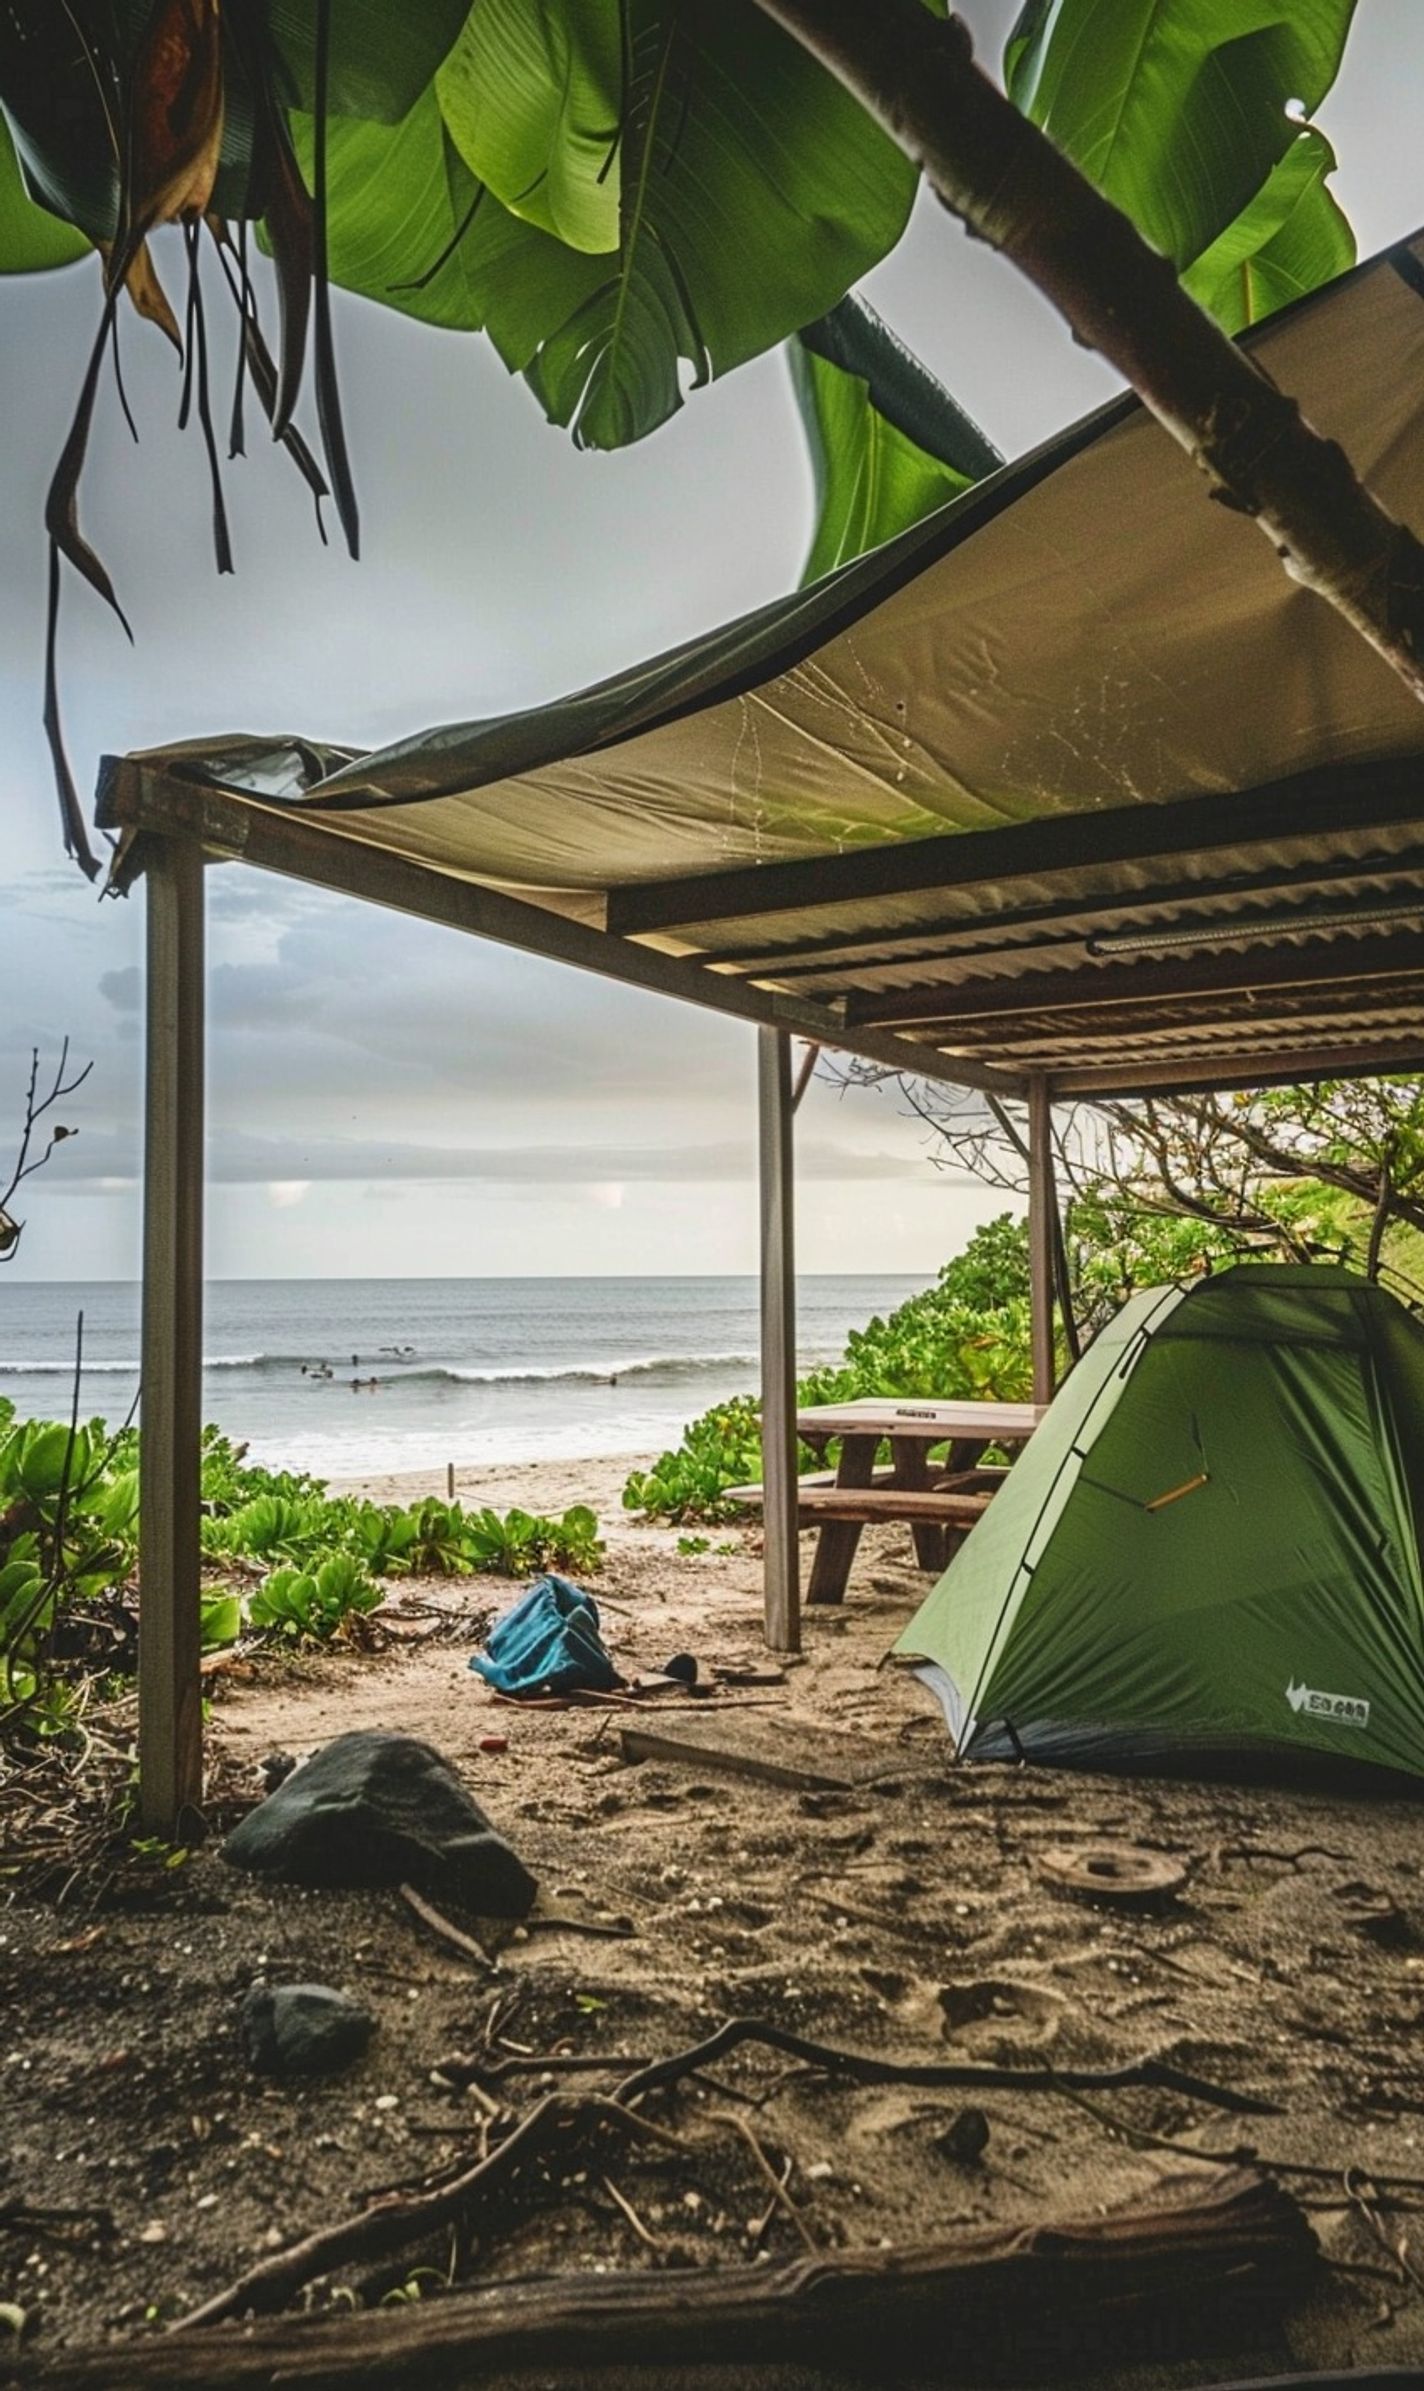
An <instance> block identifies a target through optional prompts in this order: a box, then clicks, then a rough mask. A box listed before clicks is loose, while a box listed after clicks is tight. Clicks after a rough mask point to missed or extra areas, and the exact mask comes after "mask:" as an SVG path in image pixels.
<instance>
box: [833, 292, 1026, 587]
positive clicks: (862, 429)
mask: <svg viewBox="0 0 1424 2391" xmlns="http://www.w3.org/2000/svg"><path fill="white" fill-rule="evenodd" d="M787 354H788V356H789V359H790V363H791V378H792V383H793V386H794V388H795V392H796V400H797V404H798V406H799V407H800V410H801V417H802V422H803V425H804V427H805V432H806V439H807V445H808V446H809V448H810V451H811V462H812V467H813V470H814V473H815V478H816V533H815V538H814V541H813V543H812V548H811V554H810V556H809V558H808V559H807V563H806V569H805V573H804V575H803V579H804V580H806V581H815V580H817V579H819V577H820V575H821V574H822V573H829V572H831V571H832V570H833V569H834V567H835V566H836V565H840V564H845V563H846V562H847V561H848V560H849V559H850V558H851V557H853V556H861V555H863V554H864V552H865V551H866V549H868V548H878V547H879V546H880V545H881V543H882V542H883V541H885V540H890V539H894V537H895V535H896V534H897V532H901V531H906V530H908V528H909V526H910V525H911V524H912V523H918V521H919V520H920V517H921V516H922V515H927V514H929V513H930V512H931V511H932V510H933V509H934V508H935V507H938V506H944V505H946V504H947V503H948V501H949V500H950V499H951V498H957V497H958V496H959V494H960V492H961V491H963V490H967V489H968V488H969V487H970V485H971V483H973V482H976V481H979V480H981V479H982V477H983V476H984V475H985V474H986V473H992V472H994V470H995V469H996V467H998V466H999V465H1002V463H1003V461H1004V460H1003V458H1002V457H1001V456H1000V454H999V451H998V450H997V449H996V448H995V447H994V445H993V443H992V442H991V441H990V440H987V439H986V438H985V436H984V434H983V432H981V430H980V429H979V426H978V424H977V423H975V422H974V420H973V418H972V416H969V415H967V414H966V413H965V411H964V409H963V408H962V407H961V406H960V405H959V403H958V401H957V400H956V399H953V398H951V397H950V395H949V392H948V391H947V390H946V389H945V388H944V387H943V385H942V384H941V383H940V382H937V381H936V380H935V377H934V375H933V374H932V373H930V372H929V370H928V369H927V367H925V366H923V365H922V364H921V363H920V360H919V359H918V357H915V356H914V355H912V353H911V352H910V350H909V349H907V348H906V347H905V345H904V343H903V342H902V341H900V340H897V339H896V337H895V334H894V333H893V332H892V331H891V330H890V328H889V326H888V325H887V324H884V323H882V321H881V319H880V317H879V316H878V315H877V314H876V313H875V311H874V309H873V308H871V307H867V306H866V305H865V302H864V301H863V300H861V299H857V298H853V297H852V298H846V299H843V300H842V301H841V303H840V305H839V306H838V307H835V308H833V309H832V310H831V312H830V314H829V315H827V316H823V317H822V318H821V321H820V322H819V323H816V324H808V325H807V326H806V327H805V328H804V330H803V331H802V332H801V333H800V334H799V336H798V337H797V338H796V339H795V340H794V341H792V342H790V343H789V345H788V351H787Z"/></svg>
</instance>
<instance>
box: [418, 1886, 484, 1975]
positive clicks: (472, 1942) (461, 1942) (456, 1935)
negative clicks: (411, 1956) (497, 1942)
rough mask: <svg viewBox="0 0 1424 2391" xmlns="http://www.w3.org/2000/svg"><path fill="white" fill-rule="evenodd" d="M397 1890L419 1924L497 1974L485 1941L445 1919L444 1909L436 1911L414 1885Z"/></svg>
mask: <svg viewBox="0 0 1424 2391" xmlns="http://www.w3.org/2000/svg"><path fill="white" fill-rule="evenodd" d="M396 1890H397V1892H398V1893H399V1894H400V1897H401V1899H402V1901H403V1902H404V1903H405V1905H406V1908H407V1909H409V1910H412V1911H414V1913H415V1915H416V1917H417V1918H419V1920H420V1922H421V1924H422V1925H423V1926H428V1927H429V1928H430V1931H431V1933H432V1934H438V1935H439V1937H440V1940H441V1942H442V1943H448V1944H449V1945H450V1948H451V1950H452V1951H459V1952H461V1953H462V1954H463V1956H464V1957H465V1958H466V1959H472V1960H473V1961H474V1962H475V1965H476V1966H477V1967H481V1968H483V1969H484V1970H485V1972H486V1974H487V1975H490V1976H493V1975H496V1974H497V1973H498V1962H497V1960H495V1959H494V1958H493V1957H492V1956H491V1954H490V1953H489V1952H488V1951H487V1950H486V1949H485V1947H484V1944H483V1943H481V1942H478V1941H477V1940H476V1938H475V1936H474V1935H472V1934H467V1933H466V1932H465V1929H464V1927H463V1926H457V1925H456V1924H455V1923H454V1920H453V1919H451V1918H447V1917H446V1916H445V1913H444V1911H443V1910H438V1909H437V1908H436V1907H435V1904H434V1902H433V1901H427V1900H426V1898H425V1895H424V1894H423V1893H417V1891H416V1889H415V1887H414V1885H398V1886H397V1887H396Z"/></svg>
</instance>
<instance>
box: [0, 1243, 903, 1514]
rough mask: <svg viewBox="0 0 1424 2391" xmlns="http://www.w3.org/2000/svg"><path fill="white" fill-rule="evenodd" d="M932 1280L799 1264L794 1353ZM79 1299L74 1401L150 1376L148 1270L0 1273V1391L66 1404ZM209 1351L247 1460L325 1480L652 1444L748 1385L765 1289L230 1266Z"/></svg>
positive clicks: (817, 1357) (216, 1404) (122, 1390)
mask: <svg viewBox="0 0 1424 2391" xmlns="http://www.w3.org/2000/svg"><path fill="white" fill-rule="evenodd" d="M923 1284H924V1281H923V1280H921V1279H916V1278H904V1277H894V1278H870V1277H845V1278H829V1277H826V1278H821V1277H816V1278H803V1279H802V1280H801V1282H800V1285H799V1290H798V1296H799V1308H798V1323H797V1345H798V1352H799V1355H800V1360H801V1365H802V1368H803V1369H805V1368H809V1367H811V1366H812V1365H813V1364H815V1363H818V1362H826V1361H835V1360H838V1359H839V1358H840V1355H841V1352H842V1350H843V1347H844V1343H845V1337H846V1332H847V1330H848V1329H851V1328H857V1327H860V1326H862V1325H863V1324H864V1323H865V1321H867V1320H868V1319H870V1318H871V1317H872V1316H873V1315H874V1314H876V1313H881V1314H883V1313H885V1312H888V1311H891V1310H893V1309H894V1307H895V1305H896V1304H898V1303H901V1302H903V1301H904V1299H905V1297H906V1296H907V1295H911V1294H913V1293H914V1292H915V1291H916V1290H917V1288H919V1287H920V1286H922V1285H923ZM81 1311H82V1312H83V1315H84V1376H83V1384H82V1393H81V1405H80V1408H81V1413H82V1415H83V1416H84V1417H85V1418H88V1417H91V1416H93V1415H95V1414H98V1415H100V1416H101V1417H103V1418H106V1419H108V1420H109V1421H111V1422H117V1421H119V1420H121V1419H122V1418H123V1417H124V1416H125V1414H126V1413H127V1412H128V1410H129V1407H130V1405H131V1404H132V1403H133V1401H134V1399H135V1396H136V1394H137V1392H138V1349H139V1347H138V1328H139V1290H138V1287H137V1285H136V1284H134V1283H133V1282H132V1281H129V1280H122V1281H106V1282H101V1283H97V1284H90V1285H84V1284H80V1283H78V1282H70V1281H65V1282H62V1283H61V1282H51V1283H48V1284H45V1283H31V1284H24V1283H19V1282H14V1281H10V1280H8V1279H7V1278H6V1275H5V1273H4V1272H3V1270H0V1395H6V1396H8V1397H9V1398H10V1400H11V1401H12V1402H13V1403H14V1405H15V1407H16V1410H17V1412H18V1413H19V1414H20V1416H21V1417H22V1418H55V1417H59V1416H63V1415H67V1413H68V1409H69V1400H70V1385H71V1377H72V1372H73V1365H74V1346H75V1323H76V1317H77V1315H78V1314H79V1313H80V1312H81ZM204 1355H205V1377H204V1417H205V1418H206V1419H209V1420H215V1421H216V1422H217V1424H218V1426H219V1427H221V1428H224V1429H226V1430H227V1432H228V1434H229V1435H231V1436H234V1437H236V1438H239V1439H241V1440H243V1441H245V1442H246V1443H247V1444H248V1445H249V1446H250V1448H251V1452H252V1457H253V1459H254V1460H257V1461H261V1462H265V1463H267V1464H269V1465H271V1466H274V1467H283V1468H289V1469H306V1470H311V1471H313V1472H314V1473H315V1474H316V1475H317V1476H318V1477H326V1478H344V1477H364V1476H374V1475H377V1474H383V1473H385V1472H388V1471H397V1470H436V1469H441V1468H443V1467H444V1465H445V1463H446V1462H448V1461H453V1462H454V1463H455V1464H456V1466H457V1467H459V1468H464V1467H469V1466H473V1465H475V1464H479V1463H493V1462H507V1461H525V1460H544V1459H556V1458H563V1457H567V1458H574V1457H579V1456H583V1455H593V1454H602V1453H634V1452H653V1451H660V1450H661V1449H662V1448H663V1447H664V1446H666V1445H669V1444H673V1443H675V1442H676V1441H677V1438H678V1436H679V1435H680V1433H681V1430H682V1427H683V1424H684V1422H685V1421H687V1420H689V1419H693V1418H695V1417H696V1415H697V1414H698V1413H699V1412H701V1411H705V1410H706V1409H707V1407H708V1405H709V1404H711V1403H715V1402H719V1401H722V1400H723V1399H724V1398H725V1397H727V1396H728V1395H732V1394H737V1393H740V1392H743V1391H745V1390H749V1389H752V1388H754V1387H755V1385H756V1378H757V1285H756V1281H755V1279H753V1278H522V1279H514V1278H503V1279H409V1278H408V1279H219V1280H217V1281H215V1282H213V1283H212V1284H210V1285H209V1287H208V1290H207V1304H206V1316H205V1323H204ZM353 1380H354V1381H356V1383H355V1384H354V1385H353V1383H352V1382H353ZM372 1380H374V1381H375V1384H374V1385H372V1383H371V1381H372Z"/></svg>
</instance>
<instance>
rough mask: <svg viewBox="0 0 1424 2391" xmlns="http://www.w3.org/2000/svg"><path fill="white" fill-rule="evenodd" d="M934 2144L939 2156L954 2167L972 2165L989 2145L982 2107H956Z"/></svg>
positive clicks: (987, 2128)
mask: <svg viewBox="0 0 1424 2391" xmlns="http://www.w3.org/2000/svg"><path fill="white" fill-rule="evenodd" d="M934 2146H935V2148H936V2150H937V2151H938V2152H939V2154H940V2157H941V2158H945V2159H949V2160H950V2161H951V2162H952V2163H953V2164H954V2165H955V2166H956V2167H972V2166H974V2165H976V2164H977V2162H978V2161H979V2160H980V2159H981V2158H982V2157H983V2156H984V2153H985V2151H986V2150H987V2149H988V2147H989V2120H988V2118H987V2117H986V2116H985V2114H984V2112H983V2110H982V2109H958V2110H956V2111H955V2114H954V2115H953V2116H952V2117H951V2119H950V2121H949V2123H948V2125H947V2126H946V2127H945V2129H944V2131H943V2133H939V2134H936V2135H935V2138H934Z"/></svg>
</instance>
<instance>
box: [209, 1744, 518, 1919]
mask: <svg viewBox="0 0 1424 2391" xmlns="http://www.w3.org/2000/svg"><path fill="white" fill-rule="evenodd" d="M222 1856H223V1858H224V1859H225V1860H229V1861H231V1863H232V1865H233V1866H234V1867H236V1868H251V1869H253V1870H254V1871H255V1872H256V1873H257V1874H259V1875H265V1876H279V1877H283V1878H286V1879H287V1880H288V1881H289V1882H291V1883H293V1884H305V1885H389V1884H402V1883H406V1882H409V1883H411V1884H415V1885H418V1886H420V1887H421V1889H422V1890H423V1891H425V1892H428V1893H432V1894H434V1895H436V1896H439V1895H440V1894H442V1893H443V1894H444V1895H446V1896H447V1898H450V1899H453V1900H456V1901H460V1902H463V1903H464V1904H465V1905H466V1907H467V1908H469V1909H472V1910H475V1911H477V1912H479V1913H480V1914H482V1915H483V1916H485V1917H489V1918H522V1917H523V1916H524V1913H525V1911H526V1910H527V1909H528V1908H529V1906H530V1904H531V1903H532V1901H533V1899H534V1895H535V1893H536V1891H537V1890H538V1888H537V1886H536V1884H535V1882H534V1879H533V1877H532V1876H531V1875H530V1874H529V1871H528V1869H527V1868H526V1867H525V1866H524V1863H523V1861H522V1860H520V1859H518V1858H517V1857H516V1855H515V1853H514V1852H513V1851H511V1849H510V1847H509V1845H508V1844H507V1843H506V1842H505V1841H504V1840H503V1838H502V1837H501V1836H499V1835H497V1834H496V1833H495V1831H494V1829H493V1827H492V1826H491V1825H490V1822H489V1820H488V1819H487V1818H486V1816H485V1814H484V1812H483V1810H481V1809H480V1807H479V1805H478V1803H477V1802H475V1801H473V1800H472V1799H471V1797H470V1795H469V1794H468V1793H467V1792H466V1790H465V1788H464V1786H463V1785H462V1784H461V1782H460V1779H459V1778H458V1777H457V1776H456V1774H455V1772H454V1770H453V1769H452V1768H451V1767H450V1765H449V1763H448V1762H447V1761H445V1760H442V1759H441V1757H440V1754H439V1753H438V1752H437V1751H435V1750H434V1749H433V1748H432V1746H431V1745H430V1744H428V1743H420V1742H418V1741H417V1740H416V1738H415V1737H414V1736H411V1735H388V1734H385V1733H383V1732H382V1731H380V1730H379V1729H376V1728H365V1727H363V1728H358V1729H356V1730H355V1731H354V1732H353V1733H352V1734H350V1735H338V1736H337V1737H336V1738H335V1740H334V1742H332V1743H328V1744H324V1745H323V1746H322V1749H321V1750H320V1751H319V1752H315V1753H313V1755H312V1757H311V1759H310V1760H307V1761H304V1762H303V1764H302V1765H301V1767H300V1768H296V1769H294V1770H293V1771H292V1774H291V1775H290V1776H289V1777H287V1778H285V1779H284V1780H283V1782H282V1783H281V1784H280V1785H279V1786H278V1787H277V1788H276V1791H275V1792H273V1793H269V1794H268V1796H267V1799H266V1800H265V1801H264V1802H259V1803H258V1805H257V1807H256V1809H255V1810H249V1812H248V1814H247V1816H246V1817H245V1818H244V1819H242V1820H241V1821H240V1823H239V1824H238V1825H237V1826H235V1827H234V1828H233V1830H232V1833H231V1834H230V1835H229V1836H228V1838H227V1840H226V1842H225V1843H224V1844H223V1846H222Z"/></svg>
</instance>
